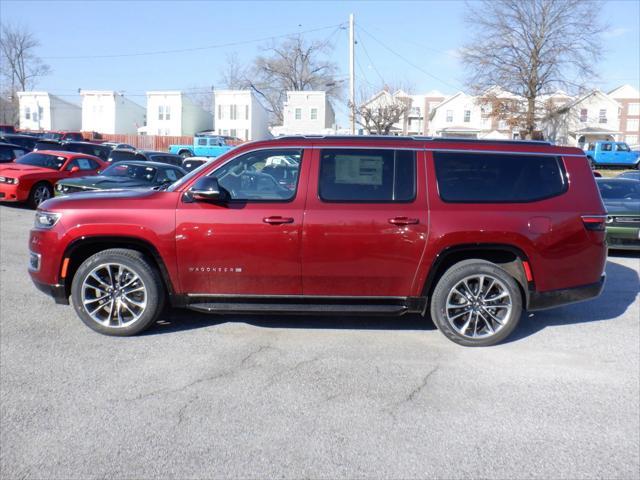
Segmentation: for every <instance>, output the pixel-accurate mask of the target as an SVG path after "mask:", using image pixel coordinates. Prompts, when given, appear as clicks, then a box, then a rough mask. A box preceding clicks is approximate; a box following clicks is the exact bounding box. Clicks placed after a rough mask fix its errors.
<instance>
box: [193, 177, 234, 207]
mask: <svg viewBox="0 0 640 480" xmlns="http://www.w3.org/2000/svg"><path fill="white" fill-rule="evenodd" d="M188 193H189V196H190V197H191V198H192V199H193V200H195V201H202V202H224V201H226V200H228V199H229V193H228V192H227V191H226V190H225V189H224V188H222V187H221V186H220V185H219V184H218V179H217V178H216V177H202V178H199V179H198V180H197V181H196V183H194V184H193V187H191V188H190V189H189V192H188Z"/></svg>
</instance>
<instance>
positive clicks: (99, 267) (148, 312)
mask: <svg viewBox="0 0 640 480" xmlns="http://www.w3.org/2000/svg"><path fill="white" fill-rule="evenodd" d="M71 296H72V298H73V306H74V308H75V310H76V312H77V314H78V316H79V317H80V319H81V320H82V321H83V322H84V323H85V324H86V325H87V326H89V327H90V328H92V329H93V330H95V331H97V332H100V333H103V334H106V335H116V336H128V335H135V334H136V333H139V332H141V331H142V330H144V329H145V328H147V327H148V326H149V325H151V324H152V323H153V322H154V321H155V320H156V318H157V317H158V315H159V314H160V312H161V311H162V307H163V304H164V288H163V284H162V280H161V278H160V275H159V274H158V272H157V271H156V269H155V268H154V267H153V266H152V265H151V264H150V263H149V262H148V261H147V259H146V258H145V257H144V255H143V254H142V253H140V252H138V251H135V250H128V249H124V248H114V249H110V250H103V251H102V252H98V253H96V254H95V255H92V256H91V257H89V258H88V259H86V260H85V261H84V262H83V263H82V265H80V267H79V268H78V271H77V272H76V274H75V276H74V277H73V282H72V285H71Z"/></svg>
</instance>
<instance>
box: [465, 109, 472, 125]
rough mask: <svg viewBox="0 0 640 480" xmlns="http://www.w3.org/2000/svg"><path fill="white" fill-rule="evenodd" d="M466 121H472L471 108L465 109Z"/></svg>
mask: <svg viewBox="0 0 640 480" xmlns="http://www.w3.org/2000/svg"><path fill="white" fill-rule="evenodd" d="M464 121H465V123H469V122H470V121H471V110H465V111H464Z"/></svg>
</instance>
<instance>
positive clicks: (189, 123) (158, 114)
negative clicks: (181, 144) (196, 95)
mask: <svg viewBox="0 0 640 480" xmlns="http://www.w3.org/2000/svg"><path fill="white" fill-rule="evenodd" d="M212 127H213V116H212V115H211V114H210V113H208V112H205V111H204V110H203V109H202V108H200V107H199V106H197V105H196V104H195V103H193V101H192V100H191V99H190V98H189V97H188V96H186V95H185V94H184V93H182V92H180V91H156V92H147V128H146V132H147V134H149V135H165V136H182V135H194V134H195V133H197V132H200V131H203V130H209V129H211V128H212Z"/></svg>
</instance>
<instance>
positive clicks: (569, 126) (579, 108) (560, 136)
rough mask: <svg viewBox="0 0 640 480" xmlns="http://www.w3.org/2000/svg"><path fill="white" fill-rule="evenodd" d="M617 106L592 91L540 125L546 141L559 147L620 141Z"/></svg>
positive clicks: (606, 96) (597, 92) (608, 98)
mask: <svg viewBox="0 0 640 480" xmlns="http://www.w3.org/2000/svg"><path fill="white" fill-rule="evenodd" d="M619 111H620V104H619V103H618V102H616V101H615V100H614V99H613V98H611V97H610V96H609V95H607V94H605V93H603V92H601V91H600V90H597V89H596V90H592V91H590V92H587V93H585V94H584V95H581V96H579V97H577V98H576V99H575V100H573V101H571V102H568V103H566V104H564V105H562V106H561V107H560V108H558V109H557V110H556V111H554V112H552V113H551V114H550V115H548V116H547V118H545V120H544V121H543V122H542V129H543V131H544V134H545V138H547V139H548V140H550V141H552V142H554V143H557V144H559V145H570V146H578V147H584V146H585V145H586V144H588V143H590V142H594V141H596V140H620V138H621V132H620V119H619V118H620V117H619Z"/></svg>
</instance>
